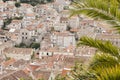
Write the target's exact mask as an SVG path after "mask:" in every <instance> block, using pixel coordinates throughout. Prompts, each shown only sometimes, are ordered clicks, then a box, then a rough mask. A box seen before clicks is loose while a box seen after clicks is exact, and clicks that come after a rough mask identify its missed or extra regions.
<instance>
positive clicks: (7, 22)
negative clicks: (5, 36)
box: [2, 18, 12, 30]
mask: <svg viewBox="0 0 120 80" xmlns="http://www.w3.org/2000/svg"><path fill="white" fill-rule="evenodd" d="M11 21H12V18H7V19H5V20H4V22H3V26H2V29H3V30H4V29H5V28H6V26H7V25H9V24H10V23H11Z"/></svg>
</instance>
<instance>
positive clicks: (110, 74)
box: [97, 65, 120, 80]
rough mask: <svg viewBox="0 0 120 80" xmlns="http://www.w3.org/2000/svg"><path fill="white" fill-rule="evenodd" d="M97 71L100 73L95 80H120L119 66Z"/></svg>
mask: <svg viewBox="0 0 120 80" xmlns="http://www.w3.org/2000/svg"><path fill="white" fill-rule="evenodd" d="M99 69H100V71H101V73H100V74H99V76H97V80H120V65H116V66H115V67H109V68H102V69H101V68H99Z"/></svg>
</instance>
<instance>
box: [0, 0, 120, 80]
mask: <svg viewBox="0 0 120 80" xmlns="http://www.w3.org/2000/svg"><path fill="white" fill-rule="evenodd" d="M18 2H19V0H18ZM15 3H16V1H14V0H11V1H6V2H3V1H2V0H0V80H20V79H22V78H23V79H25V80H32V79H33V80H40V79H43V80H55V77H56V76H57V75H58V74H60V75H61V76H66V75H67V74H69V72H70V71H71V68H72V67H73V66H74V64H75V62H77V61H79V62H81V63H87V62H88V61H89V59H90V58H91V57H92V56H93V55H94V54H95V52H96V49H94V48H91V47H86V46H82V45H81V46H80V47H77V45H76V44H77V41H78V40H79V38H80V37H82V36H89V37H92V38H94V39H100V40H109V41H111V42H112V43H113V44H114V45H116V46H119V45H120V36H119V35H118V34H117V33H116V31H115V30H114V29H113V28H110V27H106V26H110V25H109V24H107V23H106V22H102V21H101V20H97V21H96V20H94V19H92V18H89V17H86V16H84V15H76V16H72V17H70V11H69V8H70V7H71V6H70V5H71V0H55V1H54V2H52V3H47V4H40V5H36V6H32V5H30V4H27V3H20V7H16V6H15Z"/></svg>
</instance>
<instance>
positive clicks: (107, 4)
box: [70, 0, 120, 31]
mask: <svg viewBox="0 0 120 80" xmlns="http://www.w3.org/2000/svg"><path fill="white" fill-rule="evenodd" d="M119 5H120V3H119V0H96V1H94V0H84V1H80V0H78V1H77V2H74V3H73V8H72V9H71V10H70V13H71V16H73V15H78V14H85V15H87V16H90V17H92V18H96V17H97V18H101V19H103V20H106V21H107V22H109V23H111V22H112V23H111V24H112V25H113V22H114V23H115V24H114V26H118V25H120V10H119ZM114 28H117V30H119V28H118V27H114ZM119 31H120V30H119Z"/></svg>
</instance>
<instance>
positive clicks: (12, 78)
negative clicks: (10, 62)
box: [0, 70, 30, 80]
mask: <svg viewBox="0 0 120 80" xmlns="http://www.w3.org/2000/svg"><path fill="white" fill-rule="evenodd" d="M20 78H24V79H25V80H29V79H30V77H29V76H28V75H27V74H26V73H25V72H24V71H22V70H19V71H15V72H13V73H10V74H7V75H5V76H3V77H2V78H0V80H18V79H20Z"/></svg>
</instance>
